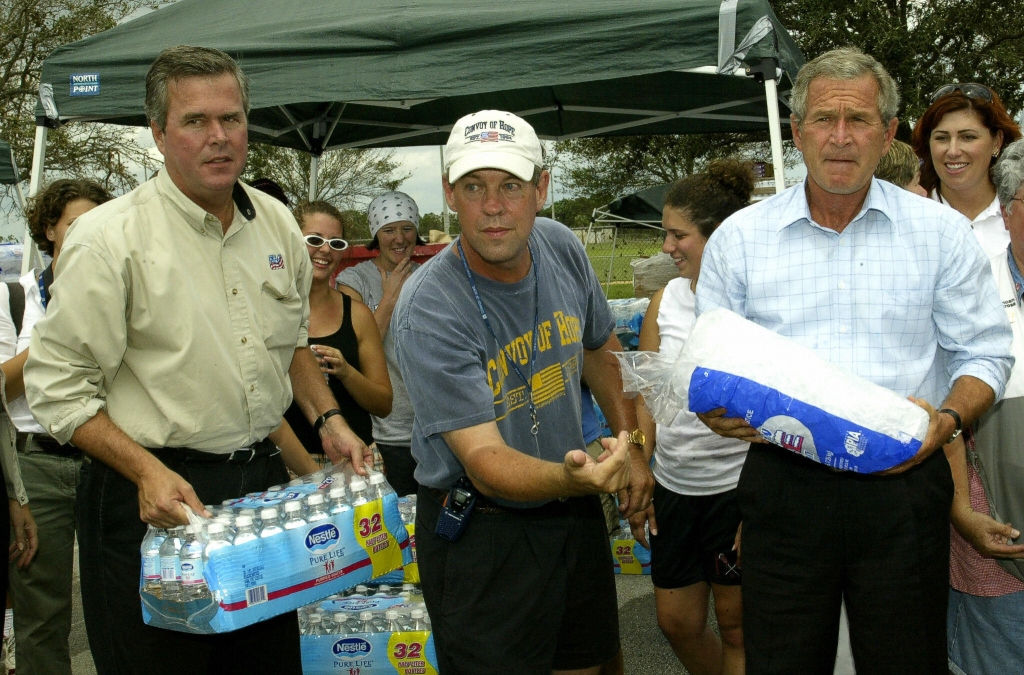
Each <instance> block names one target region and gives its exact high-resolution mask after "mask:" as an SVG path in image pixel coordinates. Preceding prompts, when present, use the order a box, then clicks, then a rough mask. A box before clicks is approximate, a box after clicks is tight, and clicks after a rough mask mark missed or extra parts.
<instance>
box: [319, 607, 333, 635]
mask: <svg viewBox="0 0 1024 675" xmlns="http://www.w3.org/2000/svg"><path fill="white" fill-rule="evenodd" d="M320 625H321V626H323V627H324V635H330V634H331V633H333V632H335V631H334V621H333V620H332V619H331V615H330V613H329V612H324V611H321V612H320Z"/></svg>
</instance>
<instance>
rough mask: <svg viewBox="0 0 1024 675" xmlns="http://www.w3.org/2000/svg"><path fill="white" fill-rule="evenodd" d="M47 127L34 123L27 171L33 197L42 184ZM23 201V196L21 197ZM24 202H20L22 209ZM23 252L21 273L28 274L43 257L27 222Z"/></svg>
mask: <svg viewBox="0 0 1024 675" xmlns="http://www.w3.org/2000/svg"><path fill="white" fill-rule="evenodd" d="M49 131H50V130H49V129H48V128H47V127H46V126H45V125H42V124H37V125H36V141H35V146H34V147H33V149H32V170H31V171H30V172H29V180H28V196H29V197H30V198H31V197H35V196H36V195H37V194H38V193H39V188H40V187H42V184H43V174H44V173H45V166H46V139H47V136H48V135H49ZM18 194H19V195H21V188H20V187H19V188H18ZM22 201H23V202H24V198H22ZM24 208H25V204H24V203H23V204H22V209H23V210H24ZM22 250H23V253H22V256H21V273H22V274H28V272H29V270H31V269H32V268H33V267H42V266H43V257H42V255H40V253H39V247H38V246H36V242H35V240H33V239H32V233H31V232H30V231H29V229H28V224H27V223H26V224H25V245H24V248H23V249H22Z"/></svg>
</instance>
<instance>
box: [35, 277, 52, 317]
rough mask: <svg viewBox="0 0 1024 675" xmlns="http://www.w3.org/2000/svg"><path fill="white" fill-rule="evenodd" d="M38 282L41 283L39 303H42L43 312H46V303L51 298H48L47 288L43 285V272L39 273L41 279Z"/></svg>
mask: <svg viewBox="0 0 1024 675" xmlns="http://www.w3.org/2000/svg"><path fill="white" fill-rule="evenodd" d="M37 282H38V283H39V302H40V303H42V305H43V311H44V312H45V311H46V303H47V301H48V300H49V298H48V297H46V286H44V285H43V273H42V272H40V273H39V279H37Z"/></svg>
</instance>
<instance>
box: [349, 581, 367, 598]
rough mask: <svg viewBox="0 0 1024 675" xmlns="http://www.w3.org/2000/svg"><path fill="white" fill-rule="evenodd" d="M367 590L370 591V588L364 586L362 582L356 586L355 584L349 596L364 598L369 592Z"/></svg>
mask: <svg viewBox="0 0 1024 675" xmlns="http://www.w3.org/2000/svg"><path fill="white" fill-rule="evenodd" d="M369 592H370V589H369V588H368V587H366V586H364V585H362V584H359V585H358V586H356V588H355V590H354V591H353V592H352V595H350V596H349V597H352V598H365V597H366V594H367V593H369Z"/></svg>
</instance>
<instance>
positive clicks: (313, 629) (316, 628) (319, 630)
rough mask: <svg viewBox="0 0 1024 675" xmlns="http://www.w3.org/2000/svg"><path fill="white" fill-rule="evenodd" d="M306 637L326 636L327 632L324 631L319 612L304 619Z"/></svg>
mask: <svg viewBox="0 0 1024 675" xmlns="http://www.w3.org/2000/svg"><path fill="white" fill-rule="evenodd" d="M306 621H307V622H308V623H307V626H306V635H326V634H327V632H326V631H325V630H324V623H323V616H321V614H320V612H313V613H312V614H310V615H309V618H308V619H306Z"/></svg>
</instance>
